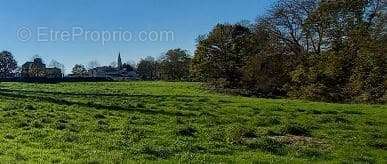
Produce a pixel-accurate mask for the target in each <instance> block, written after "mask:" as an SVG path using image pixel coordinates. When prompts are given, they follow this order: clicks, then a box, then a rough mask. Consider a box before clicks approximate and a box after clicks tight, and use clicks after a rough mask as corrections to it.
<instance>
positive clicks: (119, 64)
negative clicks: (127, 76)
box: [117, 53, 122, 68]
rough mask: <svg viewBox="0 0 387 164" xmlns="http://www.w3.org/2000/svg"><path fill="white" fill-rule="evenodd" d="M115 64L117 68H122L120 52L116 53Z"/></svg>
mask: <svg viewBox="0 0 387 164" xmlns="http://www.w3.org/2000/svg"><path fill="white" fill-rule="evenodd" d="M117 66H118V68H122V60H121V54H120V53H118V60H117Z"/></svg>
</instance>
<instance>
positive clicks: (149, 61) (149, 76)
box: [137, 56, 159, 80]
mask: <svg viewBox="0 0 387 164" xmlns="http://www.w3.org/2000/svg"><path fill="white" fill-rule="evenodd" d="M158 65H159V64H158V63H157V61H156V60H155V58H154V57H151V56H148V57H146V58H145V59H141V60H140V62H139V63H138V65H137V74H138V75H139V78H140V79H142V80H157V79H158V78H159V66H158Z"/></svg>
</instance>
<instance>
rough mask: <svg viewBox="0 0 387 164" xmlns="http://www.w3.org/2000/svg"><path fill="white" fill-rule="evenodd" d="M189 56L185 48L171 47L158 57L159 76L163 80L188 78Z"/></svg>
mask: <svg viewBox="0 0 387 164" xmlns="http://www.w3.org/2000/svg"><path fill="white" fill-rule="evenodd" d="M190 64H191V57H190V55H189V54H188V51H187V50H183V49H180V48H178V49H171V50H169V51H168V52H167V53H166V54H165V55H164V56H162V57H161V59H160V76H161V79H163V80H169V81H184V80H188V79H189V76H190V74H189V65H190Z"/></svg>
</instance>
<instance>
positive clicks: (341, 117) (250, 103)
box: [0, 82, 387, 163]
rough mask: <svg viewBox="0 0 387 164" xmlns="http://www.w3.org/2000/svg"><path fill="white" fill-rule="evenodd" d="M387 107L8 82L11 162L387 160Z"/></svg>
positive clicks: (4, 105) (2, 89) (3, 146)
mask: <svg viewBox="0 0 387 164" xmlns="http://www.w3.org/2000/svg"><path fill="white" fill-rule="evenodd" d="M386 147H387V105H366V104H330V103H319V102H308V101H300V100H286V99H260V98H247V97H240V96H230V95H223V94H219V93H213V92H210V91H207V90H205V89H203V88H202V87H201V86H200V84H198V83H182V82H179V83H169V82H111V83H109V82H106V83H102V82H100V83H58V84H29V83H0V161H1V163H9V162H14V163H23V162H26V163H130V162H165V163H171V162H173V163H179V162H199V163H200V162H206V163H219V162H225V163H252V162H276V163H277V162H281V163H283V162H287V163H310V162H321V163H327V162H330V163H342V162H343V163H354V162H359V163H387V150H386Z"/></svg>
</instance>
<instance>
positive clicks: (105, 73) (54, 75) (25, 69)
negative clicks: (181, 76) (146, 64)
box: [19, 54, 138, 80]
mask: <svg viewBox="0 0 387 164" xmlns="http://www.w3.org/2000/svg"><path fill="white" fill-rule="evenodd" d="M77 67H78V68H77ZM19 77H20V78H24V79H32V78H47V79H59V78H105V79H110V80H133V79H137V77H138V76H137V73H136V70H135V68H134V67H133V66H131V65H129V64H126V63H125V64H123V63H122V59H121V55H120V54H118V59H117V64H116V66H101V67H95V68H91V69H89V70H86V69H85V68H84V67H83V66H81V65H76V66H75V67H74V68H73V72H72V74H69V75H67V76H66V77H65V76H64V73H63V71H62V70H61V69H60V68H57V67H53V68H47V66H46V64H44V62H43V60H42V59H41V58H34V59H33V61H31V62H26V63H25V64H23V65H22V68H21V72H20V75H19Z"/></svg>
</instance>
